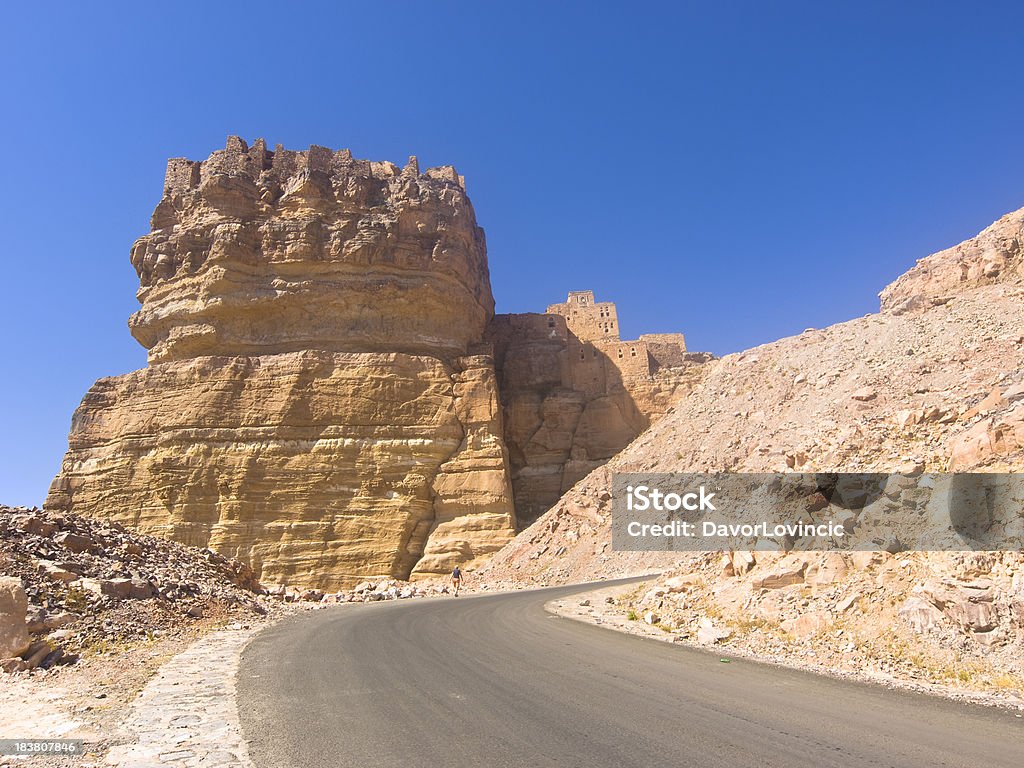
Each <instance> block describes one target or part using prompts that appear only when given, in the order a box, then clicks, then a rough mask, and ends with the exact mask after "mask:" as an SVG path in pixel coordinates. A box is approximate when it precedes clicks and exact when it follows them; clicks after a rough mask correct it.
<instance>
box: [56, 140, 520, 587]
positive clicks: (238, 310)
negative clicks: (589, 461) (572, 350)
mask: <svg viewBox="0 0 1024 768" xmlns="http://www.w3.org/2000/svg"><path fill="white" fill-rule="evenodd" d="M131 260H132V264H133V265H134V266H135V268H136V271H137V272H138V275H139V281H140V289H139V293H138V297H139V300H140V302H141V304H142V306H141V308H140V309H139V311H138V312H137V313H136V314H135V315H133V317H132V318H131V322H130V326H131V330H132V333H133V334H134V336H135V337H136V339H138V340H139V341H140V343H142V344H143V346H145V347H146V348H147V349H148V350H149V361H150V366H149V368H147V369H145V370H142V371H136V372H134V373H130V374H127V375H124V376H118V377H114V378H108V379H101V380H100V381H98V382H97V383H96V384H95V385H94V386H93V387H92V389H90V391H89V392H88V394H87V395H86V396H85V399H84V400H83V402H82V404H81V406H80V407H79V409H78V410H77V411H76V413H75V416H74V419H73V421H72V428H71V435H70V438H69V450H68V453H67V455H66V456H65V459H64V462H63V465H62V468H61V472H60V474H59V475H58V477H57V478H56V480H55V481H54V483H53V486H52V488H51V491H50V494H49V496H48V498H47V502H46V506H47V508H48V509H51V510H54V511H73V512H78V513H82V514H85V515H90V516H94V517H102V518H105V519H109V520H112V521H116V522H120V523H124V524H126V525H130V526H134V527H136V528H139V529H141V530H143V531H146V532H150V533H155V534H159V535H161V536H166V537H169V538H173V539H175V540H178V541H182V542H186V543H188V544H192V545H195V546H201V547H212V548H214V549H216V550H217V551H219V552H222V553H225V554H228V555H230V556H232V557H238V558H239V559H241V560H243V561H245V562H247V563H248V564H249V565H251V566H252V567H253V569H254V570H255V571H256V573H257V575H258V576H259V578H260V579H261V580H263V581H264V582H267V583H287V584H289V585H293V586H315V587H318V588H321V589H326V590H336V589H340V588H342V587H346V586H350V585H351V584H353V583H355V582H357V581H360V580H362V579H364V578H368V577H392V578H399V579H405V578H409V577H410V576H413V575H415V576H417V577H420V576H427V575H431V574H436V573H441V572H445V571H449V570H450V569H451V567H452V566H453V565H455V564H456V563H460V564H472V563H473V562H474V561H475V560H476V559H477V558H480V557H482V556H484V555H486V554H488V553H490V552H493V551H494V550H496V549H498V548H500V547H501V546H502V545H503V544H505V543H506V542H507V541H508V540H509V539H511V537H512V536H513V534H514V531H515V514H514V510H513V506H512V491H511V487H510V483H509V479H508V469H507V458H506V450H505V446H504V443H503V440H502V425H501V413H500V407H499V404H498V395H497V389H496V386H497V385H496V379H495V374H494V367H493V361H492V359H491V357H490V355H489V351H490V350H489V348H487V347H486V346H481V345H480V342H481V340H482V338H483V335H484V330H485V327H486V326H487V323H488V321H489V320H490V318H491V316H492V314H493V299H492V297H491V290H490V282H489V276H488V271H487V261H486V249H485V242H484V235H483V231H482V230H481V229H480V228H479V227H478V226H477V224H476V220H475V216H474V213H473V208H472V206H471V204H470V202H469V198H468V197H467V196H466V193H465V190H464V187H463V182H462V180H461V178H460V177H459V176H458V175H457V174H456V173H455V171H454V169H452V168H450V167H443V168H435V169H430V170H427V171H425V172H423V173H421V172H420V171H419V169H418V166H417V163H416V160H415V158H413V159H411V160H410V161H409V163H408V165H406V166H405V168H398V167H397V166H394V165H392V164H390V163H376V162H368V161H364V160H358V159H355V158H353V157H352V156H351V154H350V153H349V152H348V151H346V150H343V151H339V152H332V151H331V150H327V149H324V148H322V147H311V148H310V149H309V150H308V151H305V152H292V151H288V150H285V149H283V148H281V147H278V148H277V149H276V150H274V151H269V150H268V149H267V148H266V146H265V145H264V143H263V142H262V141H257V142H256V143H255V144H254V145H253V146H252V147H249V146H248V145H246V144H245V142H243V141H241V140H240V139H237V138H231V139H229V140H228V144H227V147H226V149H224V150H221V151H218V152H214V153H213V154H212V155H211V156H210V157H209V158H208V159H207V160H205V161H203V162H192V161H189V160H183V159H177V160H171V161H170V163H169V164H168V170H167V177H166V181H165V189H164V196H163V198H162V200H161V201H160V203H159V204H158V205H157V208H156V211H155V212H154V214H153V220H152V232H150V234H148V235H146V236H144V237H142V238H140V239H139V241H138V242H137V243H136V244H135V246H134V247H133V249H132V253H131Z"/></svg>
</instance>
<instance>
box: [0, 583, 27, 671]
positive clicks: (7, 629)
mask: <svg viewBox="0 0 1024 768" xmlns="http://www.w3.org/2000/svg"><path fill="white" fill-rule="evenodd" d="M27 615H28V596H27V595H26V594H25V589H24V587H22V586H21V580H20V579H16V578H14V577H13V576H0V659H7V658H11V657H14V656H21V655H22V654H23V653H25V651H27V650H28V649H29V646H30V644H31V637H29V633H28V627H27V625H26V620H27Z"/></svg>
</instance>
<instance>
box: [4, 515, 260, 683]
mask: <svg viewBox="0 0 1024 768" xmlns="http://www.w3.org/2000/svg"><path fill="white" fill-rule="evenodd" d="M0 573H2V574H4V577H3V578H0V668H2V669H4V670H5V671H8V672H12V671H20V670H26V669H33V668H35V667H42V668H44V669H46V668H48V667H52V666H53V665H55V664H62V663H68V662H72V661H74V660H75V658H76V657H77V655H78V654H79V653H81V651H82V650H83V649H86V648H89V647H94V648H97V647H99V648H101V647H103V646H104V645H105V644H111V643H118V642H122V641H133V640H142V639H147V638H149V639H151V638H154V637H158V636H160V635H162V634H165V633H167V632H173V631H175V629H176V628H179V627H184V626H188V625H189V624H190V623H192V622H195V621H196V620H197V619H201V618H203V617H211V618H216V617H223V618H225V619H228V618H230V617H235V618H244V617H245V616H252V615H255V614H258V615H262V614H265V613H266V611H267V603H268V602H269V601H270V600H271V598H269V597H266V596H262V595H263V593H264V590H263V589H262V587H261V586H260V584H259V583H258V582H257V581H256V579H255V577H254V575H253V572H252V570H251V569H250V568H249V567H248V566H246V565H244V564H243V563H240V562H238V561H235V560H231V559H229V558H226V557H224V556H223V555H220V554H217V553H216V552H213V551H210V550H207V549H194V548H191V547H187V546H184V545H181V544H177V543H174V542H169V541H164V540H162V539H157V538H154V537H151V536H144V535H141V534H137V533H133V532H130V531H128V530H126V529H124V528H123V527H121V526H119V525H117V524H112V523H106V522H102V521H97V520H91V519H88V518H82V517H79V516H77V515H70V514H54V513H49V512H44V511H42V510H39V509H27V508H23V507H22V508H10V507H4V506H0ZM26 643H27V644H26Z"/></svg>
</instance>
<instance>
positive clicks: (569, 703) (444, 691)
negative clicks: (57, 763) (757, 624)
mask: <svg viewBox="0 0 1024 768" xmlns="http://www.w3.org/2000/svg"><path fill="white" fill-rule="evenodd" d="M607 584H608V583H607V582H606V583H604V584H603V585H602V586H607ZM591 588H592V587H591ZM585 589H587V587H566V588H556V589H549V590H538V591H532V592H518V593H513V594H502V595H489V596H481V597H466V596H463V597H459V598H444V599H431V600H406V601H396V602H387V603H372V604H367V605H345V606H339V607H337V608H331V609H327V610H323V611H318V612H315V613H311V614H304V615H302V616H299V617H296V618H293V619H290V620H287V621H285V622H283V623H281V624H278V625H276V626H274V627H272V628H270V629H269V630H267V631H265V632H263V633H262V634H261V635H259V636H258V637H257V638H256V640H255V641H254V642H253V643H252V644H251V645H250V646H249V648H248V649H247V650H246V652H245V654H244V656H243V658H242V667H241V672H240V675H239V702H240V710H241V712H240V713H241V718H242V724H243V728H244V730H245V735H246V739H247V741H248V742H249V749H250V754H251V756H252V758H253V760H254V762H255V763H256V765H257V767H258V768H290V767H291V766H295V767H296V768H320V766H330V767H331V768H342V767H343V766H353V767H355V768H390V767H391V766H402V767H403V768H432V767H434V766H436V767H437V768H467V767H468V766H487V767H488V768H502V767H503V766H515V767H516V768H522V767H525V766H586V768H604V767H605V766H607V767H608V768H629V767H632V766H636V767H637V768H662V767H672V768H680V767H683V766H695V767H696V766H700V767H701V768H715V767H716V766H729V768H741V767H745V766H782V767H785V768H796V767H798V766H809V767H813V768H828V767H829V766H843V767H844V768H845V767H846V766H885V767H889V766H892V767H893V768H903V767H904V766H928V768H934V767H935V766H970V767H971V768H979V767H981V766H984V767H985V768H993V767H995V766H1013V768H1021V766H1024V720H1022V719H1020V718H1017V717H1016V716H1015V715H1014V714H1013V713H1011V712H1006V711H1002V710H994V709H987V708H982V707H975V706H967V705H963V704H959V703H955V702H950V701H946V700H943V699H939V698H937V697H931V696H926V695H923V694H913V693H906V692H894V691H890V690H887V689H885V688H882V687H880V686H872V685H865V684H858V683H850V682H845V681H840V680H834V679H830V678H827V677H822V676H817V675H812V674H808V673H803V672H797V671H793V670H787V669H783V668H780V667H774V666H769V665H765V664H758V663H755V662H747V661H740V660H734V661H732V663H729V664H723V663H721V662H720V661H719V656H718V655H715V654H711V653H707V652H704V651H700V650H694V649H690V648H685V647H681V646H678V645H670V644H668V643H663V642H657V641H654V640H647V639H643V638H639V637H634V636H630V635H625V634H623V633H620V632H614V631H610V630H607V629H603V628H601V627H596V626H592V625H588V624H583V623H580V622H576V621H573V620H571V619H562V618H557V617H554V616H552V615H550V614H548V613H546V612H545V611H544V609H543V606H544V603H545V602H547V601H548V600H551V599H553V598H556V597H560V596H564V595H568V594H571V593H573V592H579V591H583V590H585Z"/></svg>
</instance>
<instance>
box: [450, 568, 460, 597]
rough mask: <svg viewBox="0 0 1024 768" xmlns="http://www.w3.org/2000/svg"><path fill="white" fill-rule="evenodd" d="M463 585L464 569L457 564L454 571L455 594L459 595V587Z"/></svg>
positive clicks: (453, 586) (453, 585)
mask: <svg viewBox="0 0 1024 768" xmlns="http://www.w3.org/2000/svg"><path fill="white" fill-rule="evenodd" d="M461 587H462V569H461V568H459V566H457V565H456V566H455V570H453V571H452V589H454V590H455V596H456V597H458V596H459V589H460V588H461Z"/></svg>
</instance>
